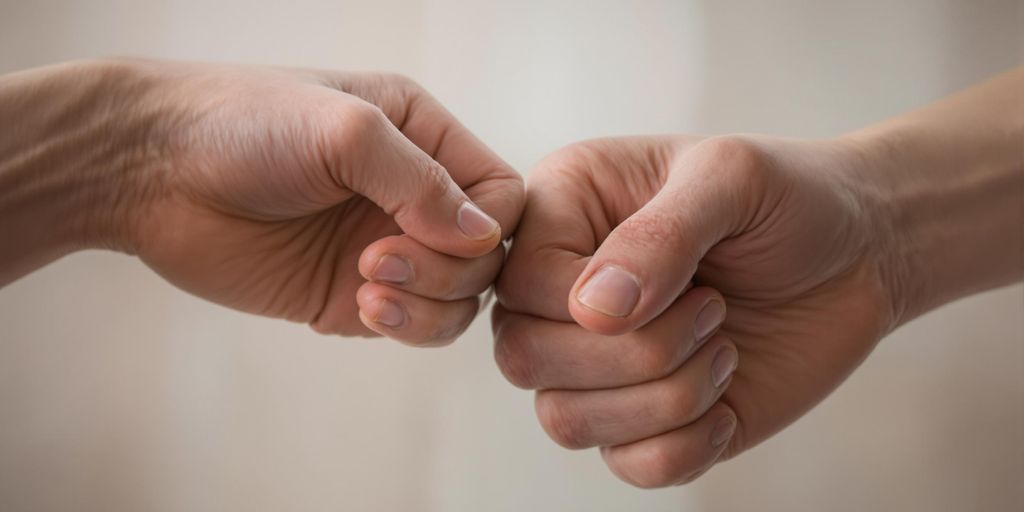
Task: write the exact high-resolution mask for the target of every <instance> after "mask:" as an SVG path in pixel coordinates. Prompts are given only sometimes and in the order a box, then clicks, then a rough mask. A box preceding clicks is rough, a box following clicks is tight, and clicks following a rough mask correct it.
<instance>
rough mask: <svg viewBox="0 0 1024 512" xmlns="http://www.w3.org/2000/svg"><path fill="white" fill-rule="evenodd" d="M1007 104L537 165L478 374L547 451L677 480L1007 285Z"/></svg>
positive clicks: (568, 151)
mask: <svg viewBox="0 0 1024 512" xmlns="http://www.w3.org/2000/svg"><path fill="white" fill-rule="evenodd" d="M1022 90H1024V68H1022V69H1018V70H1015V71H1013V72H1010V73H1007V74H1005V75H1002V76H1000V77H997V78H995V79H993V80H991V81H989V82H987V83H985V84H982V85H980V86H977V87H975V88H974V89H971V90H968V91H966V92H964V93H961V94H959V95H956V96H953V97H951V98H949V99H946V100H944V101H942V102H939V103H937V104H935V105H932V106H929V107H927V108H925V109H923V110H920V111H917V112H912V113H909V114H906V115H903V116H900V117H898V118H895V119H892V120H890V121H887V122H885V123H882V124H880V125H877V126H873V127H869V128H867V129H865V130H862V131H859V132H856V133H852V134H849V135H846V136H843V137H840V138H837V139H829V140H791V139H779V138H771V137H762V136H746V135H744V136H723V137H711V138H705V137H695V136H659V137H633V138H618V139H602V140H595V141H589V142H583V143H578V144H574V145H572V146H569V147H567V148H565V149H563V150H561V151H558V152H556V153H555V154H553V155H551V156H550V157H548V158H546V159H545V160H544V161H543V162H541V163H540V164H539V165H538V166H537V167H536V168H535V169H534V170H533V171H531V174H530V180H529V185H528V189H527V202H526V210H525V214H524V216H523V220H522V223H521V225H520V228H519V230H518V231H517V233H516V235H515V240H514V243H513V246H512V250H511V252H510V255H509V258H508V261H507V263H506V265H505V267H504V269H503V271H502V275H501V277H500V279H499V282H498V287H497V289H498V298H499V305H497V306H495V308H494V311H493V325H494V333H495V357H496V360H497V362H498V366H499V368H500V369H501V370H502V372H503V373H504V374H505V375H506V377H507V378H508V379H509V380H510V381H511V382H512V383H513V384H515V385H517V386H519V387H523V388H528V389H536V390H538V391H537V394H536V409H537V415H538V418H539V420H540V422H541V425H542V426H543V427H544V429H545V430H546V431H547V432H548V434H549V435H550V436H551V437H552V438H553V439H554V440H555V441H556V442H558V443H559V444H561V445H563V446H565V447H568V448H572V449H580V448H589V447H600V450H601V454H602V456H603V458H604V461H605V462H606V464H607V465H608V467H609V468H610V469H611V470H612V472H613V473H615V474H616V475H617V476H619V477H620V478H621V479H623V480H625V481H627V482H629V483H631V484H634V485H637V486H639V487H645V488H649V487H661V486H668V485H677V484H681V483H686V482H689V481H692V480H693V479H695V478H697V477H698V476H700V475H701V474H703V473H704V472H706V471H707V470H708V469H709V468H710V467H712V466H713V465H714V464H715V463H716V462H719V461H723V460H727V459H729V458H731V457H734V456H736V455H738V454H740V453H741V452H743V451H745V450H747V449H749V448H751V447H753V446H755V445H756V444H758V443H760V442H761V441H763V440H765V439H766V438H768V437H769V436H771V435H772V434H774V433H776V432H778V431H779V430H781V429H782V428H784V427H785V426H787V425H789V424H790V423H792V422H793V421H795V420H796V419H797V418H799V417H800V416H801V415H803V414H804V413H806V412H807V411H808V410H809V409H810V408H811V407H813V406H814V405H815V404H816V403H818V402H819V401H820V400H821V399H822V398H824V397H825V396H827V395H828V394H829V393H830V392H831V391H833V390H834V389H835V388H836V387H837V386H838V385H839V384H840V383H841V382H842V381H843V380H844V379H845V378H846V377H847V376H848V375H849V374H850V373H851V372H852V371H853V370H854V369H855V368H856V367H857V366H858V365H859V364H860V363H861V362H862V361H863V360H864V358H865V357H866V356H867V355H868V354H869V353H870V352H871V350H872V349H873V347H874V346H875V344H876V343H877V342H878V341H879V340H880V339H881V338H882V337H884V336H885V335H886V334H888V333H889V332H891V331H892V330H893V329H895V328H896V327H898V326H899V325H901V324H903V323H905V322H907V321H909V320H910V319H912V318H914V317H916V316H918V315H920V314H921V313H923V312H925V311H928V310H930V309H932V308H934V307H937V306H939V305H941V304H943V303H946V302H949V301H951V300H954V299H956V298H959V297H963V296H966V295H968V294H971V293H976V292H978V291H982V290H986V289H990V288H994V287H997V286H1001V285H1005V284H1009V283H1012V282H1014V281H1017V280H1020V279H1021V278H1022V274H1024V233H1022V232H1021V219H1024V162H1022V157H1024V155H1022V154H1021V152H1020V151H1021V149H1020V148H1021V141H1022V140H1024V101H1020V100H1021V93H1020V91H1022ZM608 268H613V269H616V270H614V271H604V270H602V269H608ZM608 272H615V273H617V274H616V275H618V277H608V276H609V275H610V274H609V273H608ZM592 283H599V284H600V285H603V286H604V292H603V293H597V292H595V290H596V288H595V286H592V285H591V284H592ZM716 306H718V309H717V311H718V312H720V313H724V315H717V316H716V315H715V314H714V312H715V311H716ZM705 308H707V309H705ZM702 312H704V313H707V314H706V315H704V314H703V313H702Z"/></svg>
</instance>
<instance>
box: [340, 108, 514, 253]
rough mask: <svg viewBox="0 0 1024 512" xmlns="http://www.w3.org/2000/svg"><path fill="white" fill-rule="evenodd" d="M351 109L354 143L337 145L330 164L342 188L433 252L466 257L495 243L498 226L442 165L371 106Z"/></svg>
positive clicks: (483, 250) (491, 246) (351, 141)
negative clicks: (338, 149) (355, 130)
mask: <svg viewBox="0 0 1024 512" xmlns="http://www.w3.org/2000/svg"><path fill="white" fill-rule="evenodd" d="M355 112H356V114H354V115H355V117H356V118H357V119H355V120H353V121H351V122H350V123H349V124H350V126H352V125H354V126H357V127H359V128H358V130H359V131H358V133H356V134H355V137H353V139H354V141H353V140H348V141H346V142H347V143H346V144H341V145H340V146H341V148H342V149H341V151H343V152H345V153H347V154H342V155H339V157H338V158H337V160H338V161H337V163H336V165H333V166H332V171H333V172H335V173H337V174H338V175H339V179H340V181H341V183H342V185H343V186H345V187H346V188H348V189H350V190H352V191H353V192H356V193H358V194H360V195H362V196H364V197H366V198H367V199H369V200H371V201H373V202H374V203H375V204H376V205H377V206H379V207H380V208H381V209H383V210H384V211H385V212H386V213H387V214H388V215H390V216H392V217H393V218H394V219H395V222H396V223H397V224H398V226H399V227H400V228H402V231H404V232H405V233H406V234H407V235H409V236H410V237H411V238H413V239H415V240H416V241H418V242H420V243H422V244H423V245H425V246H427V247H429V248H431V249H434V250H436V251H438V252H442V253H445V254H449V255H452V256H459V257H464V258H471V257H476V256H481V255H484V254H487V253H489V252H490V251H492V250H493V249H494V248H495V247H497V245H498V243H499V242H500V241H501V227H500V225H499V224H498V222H497V221H495V220H494V219H493V218H492V217H491V216H490V215H488V214H487V213H485V212H484V211H483V210H482V209H480V207H478V206H477V205H476V204H474V203H473V201H471V200H470V199H469V197H467V196H466V194H465V192H463V191H462V189H461V188H459V186H458V185H457V184H456V183H455V181H454V180H453V179H452V177H451V176H450V175H449V173H448V171H447V170H446V169H445V168H444V167H442V166H441V165H440V164H439V163H437V162H436V161H435V160H434V159H433V158H431V157H430V156H429V155H427V154H426V153H424V152H423V151H422V150H421V149H420V148H418V147H417V146H416V145H415V144H413V143H412V142H411V141H410V140H409V139H407V138H406V137H405V136H404V135H403V134H402V132H400V131H399V130H398V128H396V127H395V126H394V125H393V124H392V123H391V122H390V121H389V120H388V118H387V117H385V115H384V113H383V112H381V110H380V109H378V108H377V107H375V106H373V105H370V104H365V105H359V106H357V107H356V109H355ZM346 135H352V134H351V133H346V134H342V136H343V137H344V136H346ZM355 141H358V142H355ZM346 149H348V150H352V151H345V150H346ZM353 156H357V157H356V158H353Z"/></svg>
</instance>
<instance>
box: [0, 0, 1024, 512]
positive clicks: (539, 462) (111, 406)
mask: <svg viewBox="0 0 1024 512" xmlns="http://www.w3.org/2000/svg"><path fill="white" fill-rule="evenodd" d="M1021 9H1022V5H1021V2H1020V1H1019V0H1017V1H1015V0H991V1H988V0H986V1H982V0H960V1H954V0H944V1H942V0H934V1H928V0H904V1H900V2H893V1H891V0H862V1H859V2H839V1H834V2H810V1H798V0H783V1H775V2H761V1H755V0H749V1H714V2H713V1H710V0H708V1H704V2H702V1H698V0H689V1H672V0H664V1H659V0H651V1H633V2H627V1H621V2H607V1H601V2H598V1H588V2H582V1H581V2H576V3H570V2H554V1H550V0H548V1H542V0H519V1H516V2H498V1H485V2H469V1H466V2H457V1H455V0H422V1H416V0H386V1H364V2H356V1H351V0H345V1H341V0H333V1H327V0H292V1H291V2H283V3H281V5H274V3H272V2H265V3H260V2H252V1H242V0H228V1H220V2H215V1H211V0H203V1H200V0H163V1H160V0H134V1H133V0H90V1H84V0H83V1H79V2H76V1H72V0H37V1H33V2H24V1H18V0H0V72H3V71H10V70H14V69H19V68H23V67H28V66H34V65H40V64H44V63H48V62H54V61H58V60H62V59H69V58H74V57H81V56H94V55H109V54H142V55H150V56H164V57H173V58H189V59H205V60H229V61H244V62H254V63H275V64H291V65H310V66H319V67H334V68H367V69H370V68H372V69H390V70H397V71H402V72H405V73H407V74H410V75H412V76H414V77H416V78H418V79H419V80H421V81H422V82H423V83H424V84H425V85H427V86H428V87H429V88H431V89H432V90H433V91H435V92H436V94H437V95H438V96H439V97H440V98H441V99H442V100H443V101H445V102H446V103H447V104H448V105H449V106H450V107H451V108H452V110H454V111H455V112H456V113H457V114H458V115H459V116H460V117H461V118H462V119H463V120H464V121H465V122H466V123H467V124H468V125H470V127H471V128H473V129H475V130H476V131H477V132H478V133H479V134H480V135H481V136H482V138H483V139H484V140H486V141H488V142H490V143H491V144H492V146H493V147H494V148H495V149H496V150H497V151H498V152H499V153H501V154H502V155H504V156H505V157H506V158H507V159H508V160H509V161H510V162H511V163H513V164H514V165H515V166H517V167H518V168H520V169H523V170H526V169H528V168H529V166H530V164H531V163H532V162H534V161H536V159H537V158H539V157H540V156H541V155H543V154H544V153H546V152H548V151H551V150H553V149H555V148H557V147H558V146H560V145H563V144H565V143H568V142H570V141H572V140H575V139H580V138H586V137H593V136H598V135H612V134H623V133H647V132H678V131H704V132H708V131H710V132H723V131H734V130H738V131H763V132H770V133H779V134H790V135H801V136H824V135H831V134H837V133H841V132H842V131H843V130H846V129H850V128H853V127H856V126H859V125H862V124H864V123H868V122H871V121H873V120H877V119H880V118H882V117H885V116H888V115H892V114H895V113H897V112H900V111H901V110H904V109H908V108H912V107H914V106H917V105H920V104H923V103H925V102H928V101H931V100H933V99H936V98H938V97H940V96H942V95H944V94H946V93H949V92H951V91H953V90H955V89H957V88H959V87H962V86H964V85H966V84H969V83H971V82H973V81H976V80H978V79H980V78H982V77H984V76H986V75H988V74H991V73H993V72H995V71H998V70H1000V69H1002V68H1005V67H1009V66H1012V65H1016V64H1019V63H1021V62H1022V51H1024V46H1022V39H1021V38H1022V29H1021V27H1022V26H1024V17H1022V12H1021ZM0 123H2V125H3V126H4V129H11V127H12V126H15V125H16V120H6V119H5V120H0ZM490 344H491V340H490V336H489V331H488V328H487V325H486V322H485V321H483V320H481V321H478V322H477V323H476V324H475V325H474V327H473V328H472V329H471V331H470V332H469V333H468V334H467V335H466V336H465V337H463V338H462V339H461V340H460V341H459V342H458V343H457V344H456V345H454V346H452V347H449V348H446V349H444V350H425V351H418V350H413V349H408V348H404V347H401V346H398V345H396V344H394V343H388V342H385V341H380V340H373V341H366V340H344V339H332V338H324V337H319V336H317V335H315V334H313V333H312V332H311V331H310V330H309V329H307V328H305V327H304V326H300V325H292V324H287V323H284V322H279V321H273V320H266V319H261V318H256V317H252V316H248V315H243V314H240V313H236V312H233V311H229V310H225V309H223V308H220V307H217V306H213V305H210V304H207V303H205V302H202V301H200V300H197V299H195V298H192V297H190V296H188V295H185V294H183V293H181V292H179V291H177V290H176V289H174V288H172V287H170V286H169V285H167V284H165V283H164V282H162V281H161V280H160V279H158V278H157V277H155V276H154V275H152V274H151V273H149V272H148V271H147V270H146V269H145V268H144V267H143V266H142V265H140V264H139V263H138V262H136V261H133V260H132V259H129V258H127V257H124V256H119V255H114V254H104V253H83V254H79V255H75V256H73V257H69V258H66V259H64V260H62V261H60V262H58V263H56V264H54V265H51V266H50V267H48V268H46V269H45V270H43V271H41V272H38V273H36V274H34V275H32V276H30V277H27V278H25V279H23V280H21V281H18V282H17V283H15V284H13V285H11V286H8V287H7V288H4V289H3V290H0V510H3V511H51V510H54V511H55V510H82V511H112V510H113V511H121V510H124V511H134V510H147V511H149V510H154V511H165V510H166V511H186V510H187V511H222V510H252V511H263V510H267V511H277V510H289V511H319V510H324V511H326V510H417V511H418V510H425V511H432V510H437V511H440V510H445V511H449V510H454V511H477V510H507V511H524V510H558V511H562V510H587V511H599V510H663V511H670V510H682V509H684V508H685V509H686V510H714V511H717V510H742V509H757V510H764V511H775V510H779V511H783V510H785V511H790V510H840V511H847V510H848V511H863V510H901V511H947V510H948V511H962V510H1020V509H1022V508H1024V486H1021V482H1024V288H1022V287H1021V286H1015V287H1011V288H1007V289H1003V290H1000V291H996V292H992V293H988V294H985V295H982V296H979V297H975V298H972V299H969V300H964V301H961V302H959V303H957V304H955V305H951V306H948V307H946V308H944V309H941V310H939V311H936V312H934V313H933V314H931V315H929V316H927V317H925V318H923V319H921V320H919V321H917V322H915V323H913V324H911V325H909V326H907V327H905V328H903V329H901V330H900V331H898V332H897V333H896V334H894V335H893V336H891V337H890V338H889V339H888V340H887V341H885V342H883V343H882V345H881V346H880V347H879V349H878V350H877V351H876V353H875V354H874V355H873V356H872V357H871V358H870V359H869V360H868V362H867V363H866V364H865V365H864V367H863V368H862V369H861V370H860V371H859V372H858V373H856V374H855V375H854V376H853V378H851V379H850V381H849V382H847V383H846V384H845V385H844V386H843V387H842V388H841V389H840V390H839V391H838V392H837V393H836V394H835V395H833V396H832V397H831V398H829V399H828V400H827V401H826V402H825V403H824V404H822V405H821V406H820V407H819V408H817V409H816V410H815V411H813V412H812V413H811V414H809V415H808V416H807V417H806V418H804V419H803V420H801V421H800V422H798V423H797V424H796V425H794V426H793V427H792V428H790V429H789V430H787V431H786V432H784V433H783V434H781V435H779V436H777V437H775V438H773V439H772V440H770V441H768V442H767V443H765V444H764V445H762V446H760V447H758V448H757V449H755V450H753V451H752V452H750V453H748V454H746V455H745V456H743V457H741V458H739V459H737V460H735V461H732V462H729V463H727V464H724V465H722V466H720V467H719V468H717V469H716V470H714V471H713V472H711V473H710V474H709V475H708V476H706V477H705V478H703V479H701V480H700V481H699V482H698V483H697V484H695V485H692V486H689V487H686V488H682V489H671V490H662V491H654V492H649V491H648V492H645V491H639V490H635V489H632V488H629V487H627V486H625V485H624V484H621V483H619V482H617V481H616V480H615V479H614V478H613V477H611V476H610V475H609V474H608V472H607V470H606V469H604V467H603V465H602V464H601V461H600V458H599V456H598V455H597V454H596V453H594V452H593V451H585V452H567V451H564V450H562V449H560V448H558V447H556V446H555V445H554V444H553V443H552V442H550V441H548V440H547V438H546V437H545V436H544V434H543V432H542V431H541V430H540V428H539V427H538V426H537V424H536V422H535V420H534V417H533V410H532V400H531V396H530V395H529V394H528V393H526V392H522V391H519V390H516V389H513V388H512V387H511V386H509V385H507V384H506V383H504V382H503V381H502V379H501V378H500V376H499V374H498V372H497V370H496V369H495V367H494V364H493V362H492V360H491V355H490V349H491V347H490Z"/></svg>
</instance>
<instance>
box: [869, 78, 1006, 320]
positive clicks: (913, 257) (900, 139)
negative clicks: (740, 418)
mask: <svg viewBox="0 0 1024 512" xmlns="http://www.w3.org/2000/svg"><path fill="white" fill-rule="evenodd" d="M850 138H851V139H852V140H856V141H859V142H861V143H864V144H865V145H866V146H865V147H869V148H871V149H870V150H869V153H871V154H872V155H873V156H872V157H869V159H871V158H873V159H874V161H875V162H880V165H876V166H872V165H868V166H866V169H868V170H866V171H864V172H865V175H862V176H861V177H862V178H864V183H866V184H869V185H868V186H867V187H866V190H867V191H868V192H867V195H868V196H870V197H872V200H870V201H869V202H868V204H869V205H871V207H872V208H876V209H877V211H876V212H872V213H871V214H869V217H870V218H872V219H874V220H875V221H877V229H878V232H879V235H880V238H882V239H884V241H882V242H881V243H883V244H884V245H885V250H884V251H883V253H884V255H885V256H884V260H885V262H886V264H885V272H886V274H887V276H886V279H887V280H888V281H889V282H890V284H891V287H892V289H893V290H894V293H895V294H896V297H895V301H894V302H895V304H894V308H895V315H896V318H895V320H896V325H898V324H900V323H904V322H906V321H909V320H910V319H913V318H914V317H916V316H918V315H920V314H922V313H924V312H926V311H928V310H930V309H933V308H935V307H937V306H939V305H942V304H944V303H947V302H949V301H952V300H955V299H957V298H960V297H964V296H967V295H969V294H972V293H977V292H980V291H984V290H987V289H991V288H995V287H998V286H1002V285H1006V284H1009V283H1012V282H1014V281H1017V280H1020V279H1021V278H1022V277H1024V231H1022V229H1024V68H1019V69H1016V70H1014V71H1011V72H1009V73H1006V74H1003V75H1001V76H999V77H996V78H994V79H992V80H990V81H988V82H985V83H983V84H981V85H978V86H976V87H973V88H971V89H969V90H967V91H964V92H962V93H959V94H957V95H954V96H952V97H950V98H947V99H945V100H943V101H940V102H938V103H935V104H933V105H931V106H928V107H926V108H924V109H921V110H919V111H915V112H911V113H908V114H906V115H903V116H900V117H897V118H895V119H892V120H890V121H887V122H884V123H881V124H879V125H877V126H873V127H870V128H867V129H865V130H862V131H860V132H858V133H855V134H852V135H851V136H850Z"/></svg>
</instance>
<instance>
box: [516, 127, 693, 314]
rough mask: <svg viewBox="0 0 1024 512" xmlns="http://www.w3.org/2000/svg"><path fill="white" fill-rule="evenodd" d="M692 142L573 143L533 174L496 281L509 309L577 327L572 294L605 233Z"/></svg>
mask: <svg viewBox="0 0 1024 512" xmlns="http://www.w3.org/2000/svg"><path fill="white" fill-rule="evenodd" d="M695 140H696V139H695V138H692V137H627V138H619V139H597V140H592V141H586V142H581V143H576V144H573V145H571V146H568V147H566V148H563V149H562V150H559V151H557V152H555V153H553V154H552V155H550V156H548V157H546V158H545V159H544V160H543V161H541V162H540V163H539V164H538V165H537V166H536V167H535V168H534V169H533V171H531V173H530V182H529V184H528V188H527V207H526V210H525V212H524V214H523V221H522V223H521V225H520V227H519V229H518V230H517V231H516V237H515V240H514V243H513V245H512V249H511V251H510V253H509V259H508V262H507V263H506V265H505V268H504V269H503V270H502V275H501V277H500V278H499V281H498V286H497V290H498V298H499V300H500V301H501V303H502V304H503V305H504V306H505V307H506V308H508V309H509V310H512V311H516V312H520V313H528V314H532V315H535V316H541V317H544V318H548V319H550V320H560V321H574V320H573V318H572V316H571V315H570V312H569V306H568V304H569V292H570V290H571V289H572V286H573V284H574V283H575V282H576V280H577V279H578V278H579V276H580V274H581V273H582V272H583V270H584V269H585V268H586V267H587V263H588V261H589V259H590V256H591V255H592V254H594V252H595V251H596V250H597V248H598V246H599V245H600V244H601V242H602V241H603V240H604V238H605V237H606V236H608V233H610V232H611V230H612V229H613V228H614V227H615V226H616V225H617V224H618V223H619V222H621V220H622V219H625V218H626V217H628V216H629V215H630V214H632V213H633V212H635V211H636V210H637V209H638V208H640V207H641V206H642V205H643V204H644V203H646V202H647V201H648V200H649V199H650V198H651V197H652V196H654V194H655V193H657V190H658V189H659V188H660V187H661V183H662V181H663V179H664V175H665V174H666V173H667V166H668V163H669V162H670V161H671V158H672V157H671V155H673V154H675V153H676V152H679V151H682V150H684V149H685V148H687V147H689V146H691V145H692V144H693V143H694V141H695Z"/></svg>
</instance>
